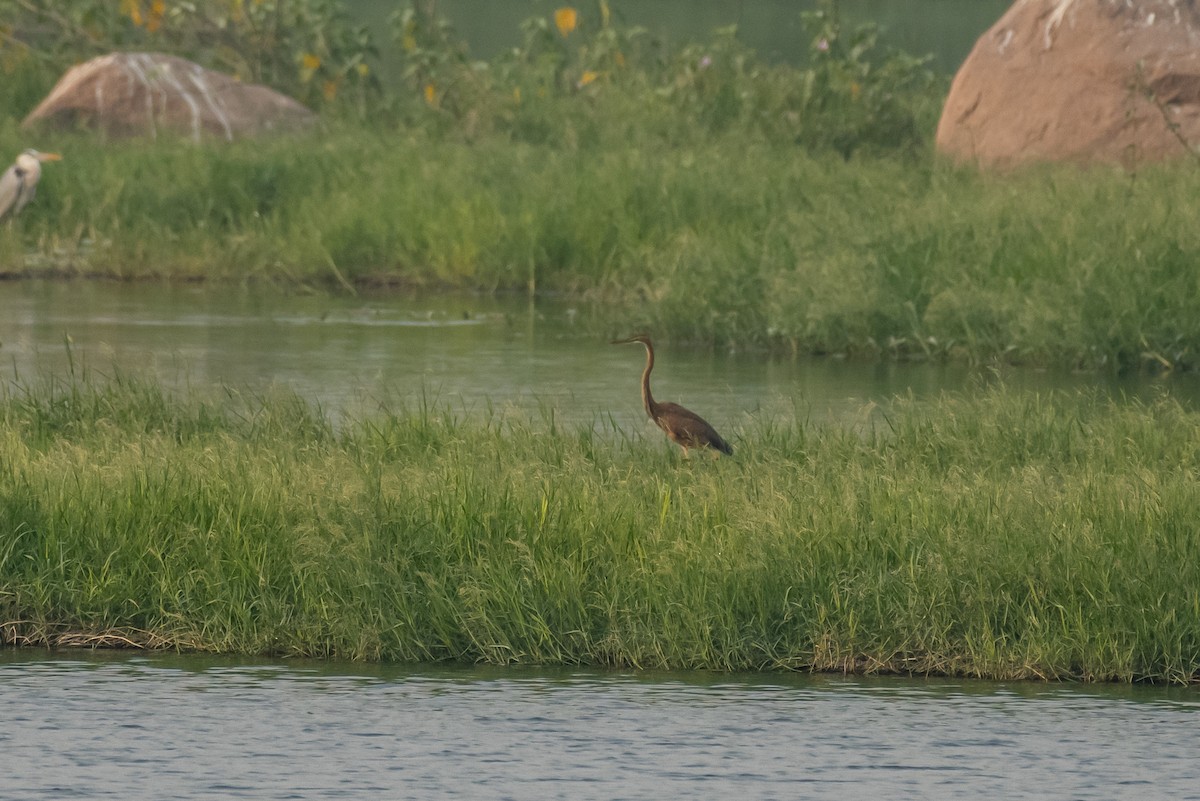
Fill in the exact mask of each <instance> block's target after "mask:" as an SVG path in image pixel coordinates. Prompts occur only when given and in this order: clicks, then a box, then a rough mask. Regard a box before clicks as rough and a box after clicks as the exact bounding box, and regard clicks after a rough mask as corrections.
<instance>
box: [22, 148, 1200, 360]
mask: <svg viewBox="0 0 1200 801" xmlns="http://www.w3.org/2000/svg"><path fill="white" fill-rule="evenodd" d="M0 140H2V141H7V142H9V143H10V145H9V146H8V148H7V149H8V150H15V149H16V147H17V143H16V141H15V139H14V138H13V135H12V134H11V132H9V134H8V135H5V136H0ZM2 141H0V144H2ZM39 144H41V145H42V146H43V147H56V148H59V149H61V150H63V152H64V153H65V155H66V160H65V161H63V162H60V163H55V164H51V165H48V167H47V170H46V177H45V179H44V185H43V187H42V189H41V191H40V194H39V196H38V198H37V200H36V201H35V203H34V204H33V205H32V206H30V207H29V208H28V209H27V210H26V212H25V214H24V215H22V217H21V218H20V219H19V220H17V221H16V224H15V225H13V226H5V227H4V228H3V229H0V259H2V260H3V269H4V270H5V271H6V272H8V273H9V274H10V275H34V276H38V275H41V276H45V275H70V276H75V275H102V276H110V277H118V278H126V279H129V278H157V279H166V280H195V279H202V280H215V281H268V282H275V283H279V284H282V285H296V284H306V285H313V286H319V287H325V288H333V289H335V290H336V291H352V290H353V289H354V288H355V287H360V286H363V285H368V284H370V285H377V284H385V285H395V286H401V287H413V286H423V287H457V288H471V289H476V290H483V291H507V290H513V289H516V290H520V291H553V292H568V293H573V294H576V295H579V296H581V297H586V298H596V299H602V300H604V301H605V307H606V308H607V309H608V310H609V311H608V312H607V313H606V314H604V315H603V325H604V326H605V327H607V328H611V327H614V326H615V327H619V328H621V329H627V328H629V327H630V326H631V325H640V326H644V327H646V328H649V329H652V330H654V331H655V332H656V333H658V335H659V336H661V337H668V336H669V337H672V338H675V339H686V340H691V341H694V342H701V343H709V344H717V345H726V344H735V345H739V346H753V347H769V348H776V349H791V350H796V351H801V352H808V353H839V354H867V355H871V356H876V355H880V354H883V355H896V356H900V357H920V358H925V357H936V358H944V357H949V358H957V359H969V360H974V361H987V360H993V359H1004V360H1008V361H1018V362H1025V363H1036V364H1047V365H1055V366H1069V367H1088V368H1095V367H1102V366H1111V367H1116V368H1119V369H1125V368H1134V369H1137V368H1140V367H1143V366H1146V365H1158V366H1162V365H1166V366H1169V367H1181V368H1189V367H1192V366H1194V365H1195V364H1196V361H1197V353H1198V349H1200V324H1198V323H1197V318H1196V315H1194V314H1193V313H1192V308H1193V307H1194V305H1195V301H1196V298H1197V297H1198V296H1200V287H1198V286H1197V278H1196V273H1195V270H1194V269H1193V264H1194V261H1195V256H1196V254H1197V252H1200V243H1198V242H1197V237H1198V236H1200V234H1197V231H1196V227H1195V226H1194V225H1192V220H1191V218H1190V216H1189V215H1187V214H1185V213H1183V211H1182V210H1183V209H1186V208H1188V207H1189V205H1190V203H1191V196H1192V195H1193V194H1194V188H1195V184H1196V180H1197V172H1196V167H1195V166H1194V165H1192V164H1183V165H1178V164H1177V165H1172V166H1170V167H1160V168H1147V169H1145V170H1144V171H1142V172H1141V173H1139V174H1137V175H1130V174H1127V173H1124V172H1118V171H1115V170H1107V169H1104V168H1095V169H1092V170H1090V171H1080V170H1079V169H1077V168H1075V167H1059V168H1050V167H1047V168H1041V169H1035V170H1029V171H1026V172H1024V173H1020V174H1016V175H1008V176H1003V177H998V176H987V175H980V174H978V173H975V172H973V171H968V170H960V169H956V168H953V167H951V166H948V165H945V164H940V163H937V162H936V161H934V160H932V159H916V160H913V159H905V158H898V157H879V158H871V157H865V156H864V157H856V158H854V159H852V160H850V161H845V160H842V159H840V158H831V157H823V156H819V155H814V154H812V153H808V152H805V151H802V150H797V149H794V148H789V147H783V146H780V145H778V144H776V143H772V142H768V141H756V140H754V139H753V138H751V139H746V138H744V137H741V136H729V137H721V136H716V137H703V138H700V139H697V140H695V141H690V142H686V143H683V144H681V145H679V146H677V147H668V146H667V145H666V144H664V143H663V142H662V141H661V140H658V139H656V138H654V137H649V136H648V137H645V138H641V139H639V138H637V137H636V136H635V135H632V134H631V138H630V140H629V141H627V142H624V143H619V142H605V143H602V144H597V145H596V146H594V147H592V146H587V145H585V144H581V143H574V144H571V143H564V142H560V143H554V144H546V145H534V144H529V143H521V142H512V141H507V140H503V139H498V138H490V139H485V140H482V141H476V142H467V141H461V140H458V139H455V138H454V137H445V136H441V135H433V134H429V133H427V132H422V131H413V132H408V133H403V134H385V133H383V132H381V131H364V130H357V129H331V130H327V131H324V132H322V133H319V134H314V135H312V136H310V137H305V138H299V139H290V140H278V141H274V142H265V143H255V144H248V143H243V144H236V145H233V146H218V145H203V146H199V147H196V146H193V145H190V144H186V143H171V142H158V143H116V142H110V143H97V142H95V141H94V140H91V139H83V138H76V137H67V138H61V139H56V140H51V141H48V142H42V143H39Z"/></svg>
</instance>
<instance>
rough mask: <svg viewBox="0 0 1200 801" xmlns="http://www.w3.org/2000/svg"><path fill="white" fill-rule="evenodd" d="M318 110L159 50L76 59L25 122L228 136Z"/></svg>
mask: <svg viewBox="0 0 1200 801" xmlns="http://www.w3.org/2000/svg"><path fill="white" fill-rule="evenodd" d="M315 120H316V115H315V114H314V113H313V112H312V111H311V110H309V109H308V108H307V107H306V106H304V105H303V104H301V103H299V102H297V101H295V100H293V99H292V98H290V97H287V96H286V95H283V94H280V93H279V92H276V91H275V90H273V89H269V88H267V87H265V86H259V85H256V84H244V83H241V82H239V81H236V80H234V79H233V78H232V77H230V76H228V75H224V74H222V73H219V72H213V71H212V70H207V69H204V68H203V67H201V66H200V65H198V64H194V63H192V62H191V61H187V60H186V59H182V58H177V57H175V56H168V55H163V54H161V53H111V54H109V55H107V56H100V57H99V58H94V59H92V60H91V61H88V62H85V63H83V64H79V65H77V66H75V67H72V68H71V69H70V70H68V71H67V73H66V74H65V75H64V76H63V77H62V78H61V79H60V80H59V82H58V83H57V84H56V85H55V87H54V89H53V90H51V92H50V94H49V95H48V96H47V97H46V99H45V100H43V101H42V102H41V103H40V104H39V105H38V107H37V108H35V109H34V110H33V111H32V112H30V114H29V116H27V117H26V118H25V120H24V121H23V122H22V123H21V125H22V126H23V127H26V128H29V127H34V126H47V127H52V128H57V129H70V128H79V127H83V128H91V129H96V130H100V131H103V132H104V133H106V134H108V135H110V136H150V137H155V136H157V135H158V134H159V133H164V132H169V133H172V134H175V135H179V136H184V137H189V138H191V139H193V140H196V141H199V140H200V139H201V137H203V136H215V137H218V138H221V139H225V140H233V139H235V138H239V137H245V136H255V135H258V134H263V133H270V132H275V131H294V130H298V129H302V128H305V127H307V126H309V125H311V124H312V123H313V122H314V121H315Z"/></svg>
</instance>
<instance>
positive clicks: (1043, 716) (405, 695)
mask: <svg viewBox="0 0 1200 801" xmlns="http://www.w3.org/2000/svg"><path fill="white" fill-rule="evenodd" d="M0 704H3V709H4V718H5V724H4V726H0V753H3V754H4V764H5V768H4V774H5V775H4V777H3V780H2V784H0V796H2V797H3V798H5V799H6V800H7V801H26V800H27V799H28V800H29V801H32V800H33V799H38V800H39V801H41V799H48V798H54V799H70V798H89V799H104V798H119V799H122V800H123V801H140V800H141V799H147V801H149V800H150V799H154V800H155V801H157V799H163V798H173V799H200V798H221V799H241V798H252V799H287V798H364V799H365V798H370V799H423V800H426V801H427V800H428V799H443V798H444V799H461V798H479V799H492V798H497V799H499V798H504V799H528V800H530V801H533V800H535V799H650V798H653V799H661V798H673V799H684V798H703V799H711V798H730V797H736V798H743V799H759V798H761V799H799V798H804V799H856V798H859V799H868V798H907V799H924V800H925V801H937V799H962V798H990V799H1006V800H1011V799H1081V800H1082V799H1105V800H1106V801H1121V799H1152V798H1153V799H1174V801H1183V800H1184V799H1196V798H1200V761H1197V760H1196V753H1197V751H1196V747H1197V742H1198V740H1197V734H1196V731H1197V725H1198V724H1200V695H1197V694H1196V693H1195V692H1194V691H1189V690H1183V689H1165V688H1141V687H1079V686H1060V685H1037V684H994V683H985V682H970V683H964V682H953V681H945V680H923V681H922V680H901V679H887V680H869V679H847V678H842V677H828V676H808V675H789V674H781V675H776V674H772V675H745V674H742V675H736V676H730V675H721V674H703V673H701V674H630V673H618V672H613V673H603V672H584V671H577V670H561V671H544V670H526V669H521V670H514V669H497V668H489V669H469V668H459V669H446V668H436V667H422V668H416V669H414V668H409V667H399V666H378V665H368V666H362V665H350V664H340V663H314V662H280V661H247V660H236V661H230V660H225V659H220V658H214V657H205V656H176V655H154V656H144V655H128V654H120V653H103V652H97V653H93V652H87V651H83V652H77V653H62V654H59V655H49V654H47V653H45V652H42V651H23V650H16V651H3V650H0Z"/></svg>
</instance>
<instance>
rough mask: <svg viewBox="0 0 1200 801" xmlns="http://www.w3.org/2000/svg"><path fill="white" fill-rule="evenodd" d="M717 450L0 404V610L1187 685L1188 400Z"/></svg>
mask: <svg viewBox="0 0 1200 801" xmlns="http://www.w3.org/2000/svg"><path fill="white" fill-rule="evenodd" d="M888 421H889V422H888V424H887V425H886V426H885V427H883V428H882V429H881V430H878V431H875V432H870V433H867V434H866V435H862V436H860V435H857V434H854V433H851V432H849V431H846V430H843V429H840V428H834V427H829V428H825V427H815V426H797V427H780V426H777V425H773V424H770V423H766V422H763V421H753V420H749V421H747V422H746V423H745V424H744V425H743V426H742V427H741V429H740V430H737V431H734V432H731V433H733V434H734V443H735V447H736V448H737V458H735V459H722V460H719V461H709V460H706V459H694V460H693V461H692V462H690V463H686V462H681V461H680V459H679V458H678V457H677V455H676V453H675V451H674V450H673V449H672V448H670V447H669V446H668V445H667V444H666V443H665V442H662V441H660V440H659V438H657V437H650V438H648V439H642V438H641V437H640V436H638V435H637V434H633V433H630V432H609V433H607V434H597V433H593V432H592V431H591V430H567V431H564V430H561V429H558V428H555V427H554V426H552V425H551V424H549V423H546V422H541V421H537V420H534V421H528V422H512V421H507V422H500V421H492V422H487V421H464V420H454V419H452V418H450V417H447V416H446V415H445V414H443V413H441V412H439V411H437V410H431V409H424V410H414V411H412V412H397V413H394V414H381V415H379V416H376V417H371V418H364V419H361V420H358V421H352V422H351V424H350V425H349V426H348V427H347V428H346V429H345V430H342V431H335V430H333V429H332V428H331V427H330V426H329V425H328V423H327V422H326V421H325V420H323V419H322V418H321V417H319V416H317V415H314V414H313V413H312V412H311V411H310V410H309V409H307V408H306V407H305V406H304V405H303V404H302V403H301V402H299V401H298V400H296V399H294V398H290V397H273V398H263V399H246V398H241V397H240V396H238V395H237V393H234V392H231V393H230V394H229V396H228V397H226V398H223V399H219V400H208V401H206V400H202V399H198V398H194V397H193V398H182V399H180V398H172V397H168V396H166V395H164V394H163V392H162V391H161V390H160V389H159V388H157V387H156V386H154V385H149V384H144V383H141V382H138V381H131V380H127V379H126V380H119V381H117V382H115V383H113V384H109V385H106V386H96V385H86V384H85V385H82V386H80V385H57V386H40V387H37V388H35V389H31V390H29V391H27V392H17V393H11V394H10V395H9V396H8V397H7V398H5V399H4V401H3V402H2V403H0V465H3V467H2V468H0V469H2V470H3V473H4V475H3V480H2V481H0V529H2V530H4V531H6V532H9V534H7V535H6V537H5V539H4V541H3V543H2V545H0V624H2V625H0V631H2V632H3V638H4V641H6V642H17V643H31V644H44V643H55V642H108V643H117V642H120V641H121V640H122V639H124V640H130V641H134V642H138V643H142V644H152V645H157V646H165V647H179V648H189V649H201V650H212V651H222V652H239V653H248V654H264V653H271V654H291V655H315V656H332V657H338V658H349V659H387V660H466V661H486V662H494V663H539V664H586V665H634V666H640V667H664V668H712V669H733V670H737V669H763V668H765V669H777V668H788V669H818V670H843V669H849V670H859V671H881V670H900V671H915V672H935V673H948V674H956V675H965V676H988V677H999V678H1017V677H1019V678H1038V677H1040V678H1078V679H1084V680H1117V681H1134V680H1155V681H1163V682H1192V681H1195V680H1197V678H1198V677H1200V590H1198V588H1200V538H1197V536H1196V523H1195V520H1196V517H1195V510H1196V509H1197V508H1198V505H1200V482H1197V480H1196V479H1197V469H1198V462H1197V453H1200V433H1197V432H1200V418H1198V416H1197V415H1196V414H1195V413H1192V412H1187V411H1185V410H1183V409H1181V408H1180V407H1179V406H1177V405H1176V404H1175V403H1174V402H1172V401H1167V400H1164V401H1162V402H1158V403H1154V404H1150V405H1140V404H1117V403H1113V402H1111V401H1108V400H1103V399H1100V398H1098V397H1094V396H1090V395H1082V396H1079V395H1065V394H1062V395H1051V396H1037V395H1029V394H1020V393H1016V392H1011V391H1007V390H1004V389H996V390H990V391H985V392H982V393H980V394H978V395H977V396H973V397H960V396H949V397H946V398H943V399H941V400H939V401H936V402H933V403H930V404H918V403H914V402H909V401H897V402H896V403H895V404H894V407H893V408H892V409H890V410H889V413H888Z"/></svg>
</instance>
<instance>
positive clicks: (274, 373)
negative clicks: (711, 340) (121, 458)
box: [0, 282, 1200, 436]
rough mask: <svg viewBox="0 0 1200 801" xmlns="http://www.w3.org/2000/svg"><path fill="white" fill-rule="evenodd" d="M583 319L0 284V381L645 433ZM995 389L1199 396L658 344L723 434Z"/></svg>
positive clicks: (489, 300)
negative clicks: (262, 396) (135, 387)
mask: <svg viewBox="0 0 1200 801" xmlns="http://www.w3.org/2000/svg"><path fill="white" fill-rule="evenodd" d="M593 318H594V314H593V313H592V311H590V310H589V309H588V308H587V307H586V306H580V305H577V304H571V303H567V302H562V301H556V300H540V301H538V302H537V303H530V302H529V300H528V299H526V298H524V297H499V298H497V297H485V296H471V295H464V296H446V295H431V296H415V297H414V296H411V295H399V294H381V295H375V296H358V297H344V296H330V295H321V294H312V295H286V294H282V293H280V292H278V291H269V290H268V291H252V290H244V289H236V288H234V289H229V288H224V289H220V290H213V289H203V288H197V287H190V286H182V287H180V286H158V285H143V284H121V283H109V282H65V283H64V282H48V283H40V282H15V283H11V284H7V285H0V381H5V380H6V381H8V382H10V383H12V382H16V383H18V384H25V385H36V384H37V383H38V382H40V381H42V380H45V379H46V378H48V377H49V378H54V379H65V378H69V377H70V376H71V374H72V373H74V374H75V375H76V376H80V375H83V374H85V373H86V374H88V375H89V376H91V377H92V378H93V379H101V380H103V379H106V378H108V377H112V376H114V375H117V374H127V375H128V374H132V375H134V376H139V377H146V376H149V377H151V378H154V379H155V380H158V381H161V382H162V383H163V384H165V385H166V386H168V387H170V388H175V389H180V390H183V389H186V388H190V389H193V390H196V391H199V392H201V393H212V392H223V391H224V388H226V387H228V388H233V389H234V390H236V391H238V392H243V393H250V394H256V393H269V392H271V391H273V390H275V389H280V388H282V389H284V390H287V391H293V392H295V393H296V394H298V395H299V396H300V397H302V398H304V399H305V400H307V401H309V402H310V403H312V404H315V405H319V406H320V407H321V408H322V409H324V410H325V411H326V412H327V413H328V414H330V415H331V416H332V417H335V418H336V417H338V416H340V415H342V414H350V415H353V416H356V417H359V416H363V415H369V414H372V413H374V412H377V411H378V410H379V409H381V408H388V409H415V408H418V407H420V406H421V405H422V404H433V405H435V406H436V407H438V408H444V409H448V410H449V411H450V412H452V413H454V414H456V415H461V416H470V415H496V414H500V415H504V414H516V415H520V416H523V417H533V418H539V417H544V418H547V419H550V418H552V419H553V420H554V421H555V422H556V423H561V424H564V425H569V426H587V425H595V426H597V427H600V428H604V429H611V428H612V427H616V428H617V429H619V430H620V431H622V432H625V433H629V434H634V435H636V434H639V433H642V434H650V435H654V436H656V435H657V434H656V432H654V429H653V426H652V425H651V424H650V423H649V422H648V421H647V420H646V419H645V415H644V413H643V412H642V409H641V400H640V394H639V381H640V377H641V371H642V367H643V364H644V361H645V355H644V351H643V350H642V348H641V346H640V345H623V346H612V345H609V344H608V341H609V339H611V338H612V337H613V336H616V335H622V334H627V333H632V332H631V331H628V330H624V329H620V330H612V331H608V332H605V331H604V330H603V328H602V327H601V326H598V325H597V324H596V323H595V322H592V321H591V320H592V319H593ZM996 380H1001V381H1004V382H1006V383H1007V384H1008V385H1009V386H1013V387H1018V388H1028V389H1030V390H1047V389H1052V388H1086V387H1093V388H1100V389H1101V390H1103V391H1105V392H1110V393H1112V394H1114V395H1116V396H1121V395H1128V396H1137V397H1151V396H1153V395H1155V394H1157V393H1160V392H1171V393H1173V394H1175V395H1177V396H1179V397H1181V398H1184V399H1186V400H1189V401H1191V400H1195V399H1197V398H1200V381H1197V378H1196V377H1195V376H1189V375H1184V376H1174V377H1170V378H1167V379H1160V380H1148V379H1145V378H1137V377H1134V378H1129V379H1121V378H1117V377H1114V376H1111V375H1106V374H1101V373H1064V372H1055V371H1036V370H1021V369H1004V370H1000V371H996V370H994V369H972V368H969V367H965V366H962V365H946V364H936V363H887V362H884V363H870V362H854V361H850V362H846V361H842V360H839V359H834V358H823V359H811V358H791V357H786V356H783V357H781V356H768V355H765V354H756V353H744V352H743V353H739V352H731V351H711V350H704V349H694V348H687V347H683V346H678V345H673V344H671V343H662V344H661V345H660V347H659V353H658V361H657V364H656V367H655V371H654V376H653V386H654V391H655V396H656V397H657V398H658V399H659V400H671V401H676V402H682V403H684V404H685V405H687V406H688V407H689V408H692V409H695V410H696V411H698V412H699V413H700V414H702V415H703V416H704V417H706V418H708V419H709V421H710V422H712V423H713V424H714V425H715V426H717V427H718V428H719V429H722V430H727V431H729V432H731V433H733V434H734V435H736V434H737V432H738V431H740V430H744V429H751V428H752V427H753V426H754V425H755V424H756V423H758V422H762V421H764V420H771V421H775V422H787V421H791V420H794V419H801V420H810V421H812V422H814V423H827V422H832V423H837V424H845V425H861V424H863V423H864V422H866V421H869V420H872V419H875V418H873V417H872V413H873V411H875V410H877V409H878V408H879V407H880V405H886V404H887V402H888V401H889V399H892V398H894V397H895V396H897V395H904V394H907V393H910V392H911V393H912V394H913V395H915V396H917V397H918V398H921V397H930V396H933V395H935V394H937V393H940V392H942V391H946V390H951V391H954V390H968V391H970V390H972V389H973V388H978V387H979V386H981V385H982V384H983V383H986V382H989V381H996Z"/></svg>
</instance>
